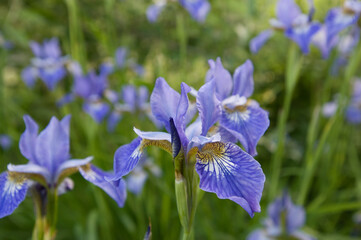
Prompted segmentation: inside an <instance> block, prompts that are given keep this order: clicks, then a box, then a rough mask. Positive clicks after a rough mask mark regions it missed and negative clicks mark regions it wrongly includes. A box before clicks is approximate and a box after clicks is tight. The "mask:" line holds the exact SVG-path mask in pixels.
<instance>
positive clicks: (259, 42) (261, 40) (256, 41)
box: [249, 29, 274, 54]
mask: <svg viewBox="0 0 361 240" xmlns="http://www.w3.org/2000/svg"><path fill="white" fill-rule="evenodd" d="M273 33H274V32H273V30H271V29H267V30H265V31H263V32H261V33H260V34H258V35H257V36H256V37H254V38H252V40H251V41H250V43H249V48H250V50H251V52H252V53H253V54H256V53H258V51H259V50H260V49H261V48H262V47H263V45H264V44H265V43H266V42H267V41H268V39H270V38H271V37H272V36H273Z"/></svg>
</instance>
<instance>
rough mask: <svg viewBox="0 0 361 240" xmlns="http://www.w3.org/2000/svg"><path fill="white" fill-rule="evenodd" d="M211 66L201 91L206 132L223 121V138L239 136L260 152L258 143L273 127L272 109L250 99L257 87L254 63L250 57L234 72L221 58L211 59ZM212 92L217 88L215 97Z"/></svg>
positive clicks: (199, 103)
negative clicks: (269, 111)
mask: <svg viewBox="0 0 361 240" xmlns="http://www.w3.org/2000/svg"><path fill="white" fill-rule="evenodd" d="M209 65H210V69H209V71H208V73H207V76H206V84H205V85H204V86H203V87H201V88H200V89H199V91H198V94H197V106H198V109H199V112H200V116H201V118H202V119H204V121H205V122H207V125H203V129H202V134H203V135H204V134H207V129H208V128H209V127H210V126H212V125H213V124H214V123H216V122H218V121H219V132H220V134H221V136H222V138H224V139H227V140H228V141H231V142H236V141H237V140H239V141H240V142H241V144H242V145H243V147H244V148H245V150H246V151H247V152H248V153H249V154H251V155H252V156H254V155H256V154H257V151H256V145H257V142H258V141H259V139H260V138H261V136H263V134H264V133H265V131H266V130H267V128H268V127H269V118H268V113H267V112H266V111H265V110H263V109H262V108H261V107H260V106H259V104H258V103H257V102H256V101H255V100H252V99H250V97H251V95H252V93H253V89H254V82H253V64H252V62H251V61H250V60H247V61H246V62H245V63H244V64H243V65H241V66H239V67H238V68H237V69H236V70H235V72H234V74H233V79H232V76H231V74H230V73H229V72H228V71H227V70H226V69H225V68H224V67H223V65H222V62H221V59H220V58H217V60H216V61H213V60H209ZM211 92H215V97H214V96H213V95H212V94H209V93H211Z"/></svg>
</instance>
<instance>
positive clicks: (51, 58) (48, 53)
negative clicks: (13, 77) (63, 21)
mask: <svg viewBox="0 0 361 240" xmlns="http://www.w3.org/2000/svg"><path fill="white" fill-rule="evenodd" d="M30 47H31V50H32V51H33V53H34V55H35V57H34V58H33V59H32V60H31V65H30V66H28V67H26V68H25V69H24V70H23V71H22V73H21V76H22V79H23V80H24V82H25V84H26V85H27V86H28V87H33V86H34V84H35V80H36V79H37V78H40V79H41V80H42V81H43V82H44V83H45V85H46V86H47V88H48V89H49V90H53V89H54V88H55V86H56V84H57V83H58V82H59V81H60V80H62V79H63V78H64V77H65V75H66V69H65V63H66V62H67V60H68V57H66V56H62V54H61V50H60V46H59V41H58V39H57V38H52V39H50V40H45V41H44V42H43V44H42V45H41V44H39V43H37V42H31V43H30Z"/></svg>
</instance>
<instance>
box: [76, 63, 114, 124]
mask: <svg viewBox="0 0 361 240" xmlns="http://www.w3.org/2000/svg"><path fill="white" fill-rule="evenodd" d="M110 72H111V69H110V67H109V68H108V66H106V65H103V67H101V68H100V72H99V74H97V73H95V71H90V72H89V73H88V74H87V75H84V76H83V75H80V76H76V77H75V83H74V89H73V91H74V93H75V94H76V95H77V96H80V97H81V98H83V99H84V100H85V103H84V104H83V110H84V111H85V112H86V113H88V114H89V115H90V116H91V117H92V118H93V119H94V120H95V121H96V122H98V123H99V122H101V121H103V120H104V118H105V117H106V116H107V114H108V113H109V111H110V106H109V104H108V103H106V102H104V101H103V99H102V98H103V95H104V92H105V90H106V88H107V86H108V81H107V77H108V74H109V73H110Z"/></svg>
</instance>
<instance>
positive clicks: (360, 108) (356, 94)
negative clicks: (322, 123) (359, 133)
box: [322, 79, 361, 124]
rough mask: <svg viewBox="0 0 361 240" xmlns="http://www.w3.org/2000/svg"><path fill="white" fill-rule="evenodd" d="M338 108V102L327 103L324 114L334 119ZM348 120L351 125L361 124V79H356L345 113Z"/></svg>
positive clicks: (323, 110)
mask: <svg viewBox="0 0 361 240" xmlns="http://www.w3.org/2000/svg"><path fill="white" fill-rule="evenodd" d="M337 108H338V100H337V98H335V100H333V101H331V102H328V103H326V104H325V105H324V106H323V109H322V113H323V115H324V116H325V117H327V118H329V117H332V116H333V115H334V114H335V113H336V111H337ZM345 117H346V120H347V121H348V122H349V123H351V124H360V123H361V79H356V80H355V81H354V83H353V93H352V96H351V99H350V102H349V104H348V106H347V108H346V111H345Z"/></svg>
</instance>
